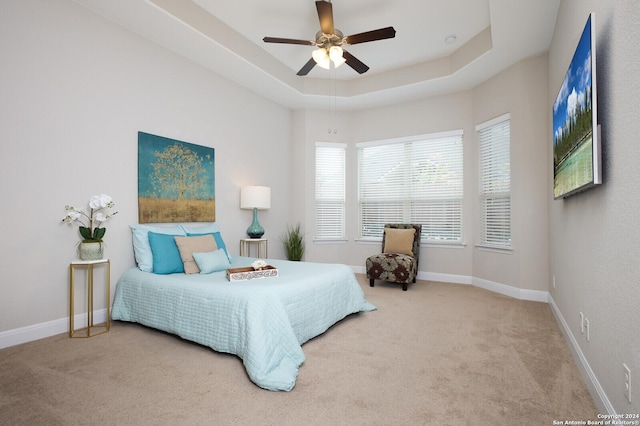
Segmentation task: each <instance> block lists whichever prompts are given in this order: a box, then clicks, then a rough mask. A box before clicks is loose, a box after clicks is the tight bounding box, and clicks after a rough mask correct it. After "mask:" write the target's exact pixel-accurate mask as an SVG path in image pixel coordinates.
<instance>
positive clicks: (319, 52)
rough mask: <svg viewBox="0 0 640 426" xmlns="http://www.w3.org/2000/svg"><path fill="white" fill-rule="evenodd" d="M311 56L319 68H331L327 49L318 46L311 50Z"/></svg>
mask: <svg viewBox="0 0 640 426" xmlns="http://www.w3.org/2000/svg"><path fill="white" fill-rule="evenodd" d="M311 56H312V57H313V60H314V61H316V64H318V66H319V67H320V68H324V69H326V70H328V69H330V68H331V59H330V58H329V54H328V53H327V49H325V48H323V47H320V48H318V49H316V50H314V51H313V52H311Z"/></svg>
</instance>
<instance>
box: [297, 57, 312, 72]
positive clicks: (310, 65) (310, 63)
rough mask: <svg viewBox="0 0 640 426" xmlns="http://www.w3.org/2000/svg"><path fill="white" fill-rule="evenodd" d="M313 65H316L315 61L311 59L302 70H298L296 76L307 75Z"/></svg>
mask: <svg viewBox="0 0 640 426" xmlns="http://www.w3.org/2000/svg"><path fill="white" fill-rule="evenodd" d="M315 65H316V61H314V60H313V58H311V59H309V62H307V63H306V64H304V66H303V67H302V68H300V71H298V74H297V75H300V76H303V75H307V74H309V71H311V69H312V68H313V67H314V66H315Z"/></svg>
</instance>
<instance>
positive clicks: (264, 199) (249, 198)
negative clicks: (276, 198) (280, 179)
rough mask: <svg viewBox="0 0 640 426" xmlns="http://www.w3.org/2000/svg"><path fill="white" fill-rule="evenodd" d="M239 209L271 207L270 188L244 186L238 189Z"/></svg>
mask: <svg viewBox="0 0 640 426" xmlns="http://www.w3.org/2000/svg"><path fill="white" fill-rule="evenodd" d="M240 208H241V209H260V210H265V209H269V208H271V188H269V187H268V186H245V187H243V188H242V189H240Z"/></svg>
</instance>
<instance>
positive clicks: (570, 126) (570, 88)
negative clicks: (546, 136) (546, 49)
mask: <svg viewBox="0 0 640 426" xmlns="http://www.w3.org/2000/svg"><path fill="white" fill-rule="evenodd" d="M593 20H594V16H593V13H592V14H590V15H589V19H588V20H587V24H586V25H585V27H584V30H583V32H582V35H581V37H580V41H579V43H578V47H577V48H576V50H575V53H574V55H573V59H572V60H571V63H570V64H569V69H568V71H567V73H566V75H565V77H564V81H563V82H562V86H561V87H560V91H559V93H558V96H557V97H556V101H555V103H554V104H553V196H554V198H555V199H558V198H565V197H567V196H569V195H572V194H575V193H577V192H580V191H582V190H584V189H587V188H590V187H592V186H593V185H597V184H600V183H602V177H601V170H600V169H601V166H600V135H599V131H598V122H597V90H596V78H595V77H596V74H595V71H596V67H595V35H594V24H593Z"/></svg>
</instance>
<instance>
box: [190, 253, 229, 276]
mask: <svg viewBox="0 0 640 426" xmlns="http://www.w3.org/2000/svg"><path fill="white" fill-rule="evenodd" d="M192 255H193V259H194V260H195V261H196V265H198V268H199V269H200V273H201V274H210V273H212V272H218V271H224V270H225V269H227V268H229V267H231V263H229V259H228V258H227V253H226V252H225V251H224V250H222V249H219V250H216V251H211V252H208V253H192Z"/></svg>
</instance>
